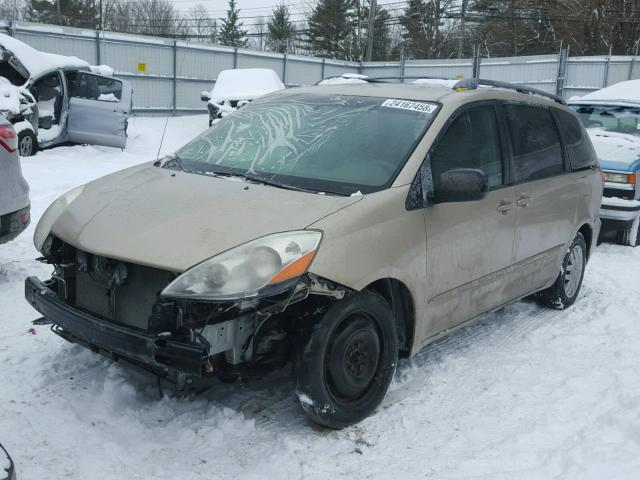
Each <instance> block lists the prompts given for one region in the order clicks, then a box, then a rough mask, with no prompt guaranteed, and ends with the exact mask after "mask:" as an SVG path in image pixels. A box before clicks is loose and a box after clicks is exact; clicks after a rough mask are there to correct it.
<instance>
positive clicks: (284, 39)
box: [267, 3, 296, 53]
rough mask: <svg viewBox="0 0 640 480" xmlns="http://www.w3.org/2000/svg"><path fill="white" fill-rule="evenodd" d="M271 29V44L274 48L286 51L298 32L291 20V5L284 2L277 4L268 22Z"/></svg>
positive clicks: (277, 50)
mask: <svg viewBox="0 0 640 480" xmlns="http://www.w3.org/2000/svg"><path fill="white" fill-rule="evenodd" d="M267 29H268V30H269V44H270V46H271V48H272V50H275V51H276V52H280V53H284V52H285V51H286V49H287V45H288V44H289V42H291V40H293V36H294V35H295V33H296V29H295V27H294V26H293V23H291V21H289V7H287V6H286V5H285V4H284V3H282V4H280V5H276V7H275V8H274V9H273V15H272V17H271V18H270V19H269V23H268V24H267Z"/></svg>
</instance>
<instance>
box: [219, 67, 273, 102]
mask: <svg viewBox="0 0 640 480" xmlns="http://www.w3.org/2000/svg"><path fill="white" fill-rule="evenodd" d="M278 90H284V84H283V83H282V81H281V80H280V77H278V74H277V73H276V72H274V71H273V70H269V69H268V68H242V69H236V70H223V71H222V72H220V73H219V74H218V78H217V80H216V83H215V85H214V86H213V90H211V100H210V101H211V102H212V103H216V104H218V103H222V102H224V101H228V100H255V99H256V98H258V97H260V96H262V95H266V94H267V93H271V92H276V91H278Z"/></svg>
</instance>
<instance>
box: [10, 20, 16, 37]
mask: <svg viewBox="0 0 640 480" xmlns="http://www.w3.org/2000/svg"><path fill="white" fill-rule="evenodd" d="M9 35H10V36H12V37H15V36H16V22H15V20H9Z"/></svg>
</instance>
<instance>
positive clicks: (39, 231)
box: [33, 185, 84, 252]
mask: <svg viewBox="0 0 640 480" xmlns="http://www.w3.org/2000/svg"><path fill="white" fill-rule="evenodd" d="M83 191H84V185H80V186H79V187H76V188H74V189H72V190H69V191H68V192H67V193H65V194H64V195H62V196H61V197H59V198H58V199H56V200H55V201H54V202H53V203H52V204H51V205H49V208H47V209H46V210H45V212H44V214H42V217H40V221H39V222H38V225H37V226H36V231H35V233H34V234H33V244H34V245H35V247H36V249H37V250H38V251H39V252H41V251H42V245H44V241H45V240H46V239H47V237H48V236H49V233H51V227H53V224H54V223H55V222H56V220H57V219H58V217H59V216H60V215H61V214H62V212H64V211H65V209H66V208H67V207H68V206H69V205H71V204H72V203H73V201H74V200H75V199H76V198H78V197H79V196H80V194H81V193H82V192H83Z"/></svg>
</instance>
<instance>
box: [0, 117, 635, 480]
mask: <svg viewBox="0 0 640 480" xmlns="http://www.w3.org/2000/svg"><path fill="white" fill-rule="evenodd" d="M164 122H165V120H164V119H162V118H137V119H134V120H133V121H132V124H131V131H130V134H131V137H130V139H129V144H128V146H127V149H126V151H124V152H121V151H119V150H114V149H109V148H101V147H90V146H73V147H59V148H55V149H52V150H49V151H45V152H40V153H39V154H38V155H37V156H35V157H31V158H27V159H23V167H24V172H25V176H26V178H27V180H28V181H29V183H30V184H31V188H32V193H31V198H32V202H33V217H34V223H35V221H36V220H37V219H38V217H39V216H40V215H41V214H42V212H43V210H44V208H45V207H46V206H47V205H48V204H49V203H50V202H51V201H52V200H53V199H54V198H55V197H57V196H58V195H60V194H61V193H63V192H64V191H66V190H68V189H70V188H72V187H74V186H75V185H78V184H80V183H83V182H86V181H88V180H90V179H93V178H95V177H98V176H100V175H104V174H106V173H109V172H112V171H114V170H117V169H120V168H124V167H127V166H130V165H133V164H136V163H139V162H143V161H147V160H152V159H154V158H155V157H156V154H157V150H158V143H159V139H160V137H161V135H162V130H163V127H164ZM206 125H207V117H206V116H198V117H179V118H172V119H170V120H169V125H168V128H167V134H166V137H165V140H164V147H163V151H164V152H169V151H172V150H174V149H175V148H177V147H178V146H179V145H181V144H183V143H184V142H186V141H187V140H189V139H190V138H191V137H193V136H195V135H196V134H197V133H199V132H200V131H201V130H202V129H204V128H205V127H206ZM33 228H34V226H33V225H32V226H31V227H30V229H29V231H28V232H26V233H25V234H23V235H22V236H21V237H19V238H18V239H17V240H16V241H14V242H12V243H9V244H7V245H3V246H0V265H2V273H0V442H2V443H3V444H4V445H5V446H6V447H7V449H8V450H9V451H10V453H11V454H12V456H13V458H14V461H15V463H16V468H17V471H18V477H19V479H20V480H31V479H38V480H47V479H56V480H58V479H61V478H65V479H71V480H75V479H77V480H85V479H88V478H91V479H98V480H100V479H127V480H136V479H154V480H160V479H172V478H182V479H213V478H216V479H232V478H233V479H261V480H262V479H278V480H279V479H302V478H304V479H324V478H337V477H343V478H372V479H417V478H436V479H463V478H465V479H467V478H473V479H487V480H489V479H490V480H499V479H550V478H562V479H565V478H571V479H598V480H601V479H603V478H606V479H607V480H613V479H633V478H638V475H639V474H638V472H639V471H640V315H639V312H640V295H638V285H640V248H636V249H633V248H625V247H620V246H616V245H612V244H606V243H605V244H603V245H601V246H600V247H599V248H598V250H597V252H596V253H595V254H594V256H593V259H592V261H591V263H590V264H589V266H588V269H587V274H586V277H585V284H584V288H583V291H582V294H581V298H580V299H579V301H578V303H577V304H576V305H575V306H574V307H573V308H571V309H569V310H568V311H565V312H556V311H550V310H544V309H541V308H539V307H537V306H536V305H535V304H533V303H530V302H520V303H517V304H515V305H512V306H509V307H507V308H505V309H502V310H501V311H499V312H497V313H494V314H491V315H488V316H486V317H485V318H483V319H482V320H480V321H479V322H477V323H476V324H474V325H473V326H471V327H468V328H465V329H463V330H461V331H459V332H457V333H455V334H454V335H452V336H450V337H449V338H447V339H445V340H443V341H441V342H439V343H437V344H435V345H432V346H430V347H429V348H427V349H425V350H424V351H423V352H421V353H420V354H419V355H418V356H417V357H416V358H414V359H413V360H412V361H411V362H408V361H404V362H402V363H401V365H400V368H399V370H398V373H397V375H396V379H395V381H394V383H393V385H392V388H391V391H390V393H389V394H388V395H387V398H386V399H385V401H384V404H383V406H382V408H380V410H379V411H378V412H377V414H376V415H375V416H373V417H371V418H369V419H367V420H365V421H363V422H362V423H361V424H359V425H358V426H355V427H352V428H348V429H346V430H343V431H337V432H336V431H327V430H320V429H318V428H316V427H314V426H313V425H311V424H310V423H308V422H307V421H306V420H305V419H304V417H303V416H302V414H301V412H300V411H299V410H298V407H297V405H296V404H295V402H294V399H293V395H292V393H291V390H292V387H291V383H290V381H289V379H288V375H287V373H288V372H286V371H282V372H277V373H275V374H272V375H271V376H269V377H268V378H265V379H260V380H256V381H254V382H251V383H248V384H242V385H221V386H220V387H219V388H216V389H214V390H212V391H210V392H208V393H207V394H204V395H201V396H198V397H195V398H186V399H185V398H172V397H164V398H162V399H159V398H158V394H157V391H156V390H155V388H154V384H153V383H152V382H149V381H147V380H146V379H144V378H142V377H141V376H139V375H138V374H136V373H134V372H132V371H131V370H129V369H127V368H125V367H123V366H120V365H117V364H111V363H110V362H109V361H107V360H105V359H104V358H103V357H100V356H98V355H95V354H93V353H91V352H89V351H86V350H84V349H83V348H81V347H78V346H74V345H70V344H68V343H66V342H64V341H63V340H62V339H61V338H59V337H57V336H55V335H54V334H52V333H51V332H50V331H49V330H48V329H47V328H44V327H35V329H34V330H32V332H31V333H30V332H29V329H30V328H31V325H30V321H31V320H33V319H35V318H37V317H38V314H37V312H35V311H34V310H33V309H32V308H31V307H30V306H29V305H28V304H27V303H26V302H25V301H24V298H23V279H24V277H25V276H27V275H39V276H41V277H46V276H48V274H49V268H48V267H46V266H43V265H40V264H38V263H37V262H35V261H34V260H33V259H34V257H35V256H36V255H37V254H36V252H35V251H34V249H33V246H32V244H31V236H32V233H33Z"/></svg>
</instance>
